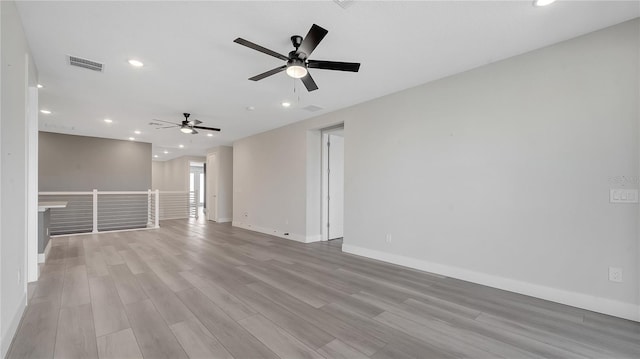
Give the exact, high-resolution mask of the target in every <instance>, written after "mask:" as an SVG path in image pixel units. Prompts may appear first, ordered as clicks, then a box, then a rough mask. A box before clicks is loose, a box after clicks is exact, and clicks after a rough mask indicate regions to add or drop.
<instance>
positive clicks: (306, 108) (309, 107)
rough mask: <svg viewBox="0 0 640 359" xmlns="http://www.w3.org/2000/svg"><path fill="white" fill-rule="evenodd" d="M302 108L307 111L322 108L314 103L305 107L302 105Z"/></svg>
mask: <svg viewBox="0 0 640 359" xmlns="http://www.w3.org/2000/svg"><path fill="white" fill-rule="evenodd" d="M302 109H303V110H306V111H309V112H316V111H320V110H324V109H323V108H322V107H320V106H316V105H309V106H307V107H303V108H302Z"/></svg>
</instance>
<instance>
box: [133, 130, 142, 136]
mask: <svg viewBox="0 0 640 359" xmlns="http://www.w3.org/2000/svg"><path fill="white" fill-rule="evenodd" d="M133 133H135V134H136V135H139V134H140V133H141V132H140V131H138V130H135V131H133Z"/></svg>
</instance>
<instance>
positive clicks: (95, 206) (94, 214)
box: [93, 189, 98, 233]
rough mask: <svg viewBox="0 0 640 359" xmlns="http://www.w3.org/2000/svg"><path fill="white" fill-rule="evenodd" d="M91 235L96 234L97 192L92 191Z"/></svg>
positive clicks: (95, 190)
mask: <svg viewBox="0 0 640 359" xmlns="http://www.w3.org/2000/svg"><path fill="white" fill-rule="evenodd" d="M93 233H98V190H97V189H94V190H93Z"/></svg>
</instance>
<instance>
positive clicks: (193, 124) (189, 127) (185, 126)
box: [150, 112, 220, 135]
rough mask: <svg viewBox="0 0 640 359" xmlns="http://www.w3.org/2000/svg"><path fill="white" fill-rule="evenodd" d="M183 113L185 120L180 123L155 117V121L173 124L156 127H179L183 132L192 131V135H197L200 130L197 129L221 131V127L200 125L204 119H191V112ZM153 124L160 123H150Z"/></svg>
mask: <svg viewBox="0 0 640 359" xmlns="http://www.w3.org/2000/svg"><path fill="white" fill-rule="evenodd" d="M182 115H183V116H184V121H182V122H180V123H174V122H169V121H163V120H157V119H154V121H160V122H165V123H170V124H171V125H172V126H165V127H158V128H156V130H158V129H162V128H174V127H179V128H180V131H182V132H183V133H190V134H192V135H195V134H196V133H198V131H196V129H199V130H209V131H218V132H220V129H219V128H213V127H204V126H198V125H199V124H201V123H202V121H200V120H189V116H191V114H189V113H186V112H185V113H183V114H182ZM153 124H155V125H158V124H157V123H153V122H151V123H150V125H153Z"/></svg>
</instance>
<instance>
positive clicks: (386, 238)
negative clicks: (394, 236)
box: [385, 233, 391, 243]
mask: <svg viewBox="0 0 640 359" xmlns="http://www.w3.org/2000/svg"><path fill="white" fill-rule="evenodd" d="M385 242H387V243H391V234H389V233H387V236H386V237H385Z"/></svg>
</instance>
